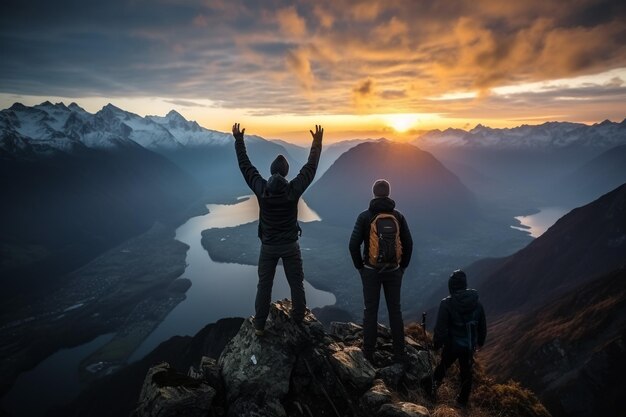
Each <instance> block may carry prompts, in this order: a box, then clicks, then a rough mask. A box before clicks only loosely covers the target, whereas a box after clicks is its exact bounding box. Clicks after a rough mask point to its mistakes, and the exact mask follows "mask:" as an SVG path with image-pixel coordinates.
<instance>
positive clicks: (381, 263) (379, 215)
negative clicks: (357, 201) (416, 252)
mask: <svg viewBox="0 0 626 417" xmlns="http://www.w3.org/2000/svg"><path fill="white" fill-rule="evenodd" d="M389 191H390V186H389V182H387V181H386V180H383V179H381V180H377V181H376V182H374V185H373V187H372V192H373V194H374V198H373V199H372V200H371V201H370V205H369V208H368V209H367V210H365V211H364V212H362V213H361V214H359V216H358V217H357V219H356V224H355V225H354V230H353V231H352V236H351V237H350V245H349V247H350V255H351V256H352V261H353V262H354V267H355V268H356V269H357V270H358V271H359V274H360V275H361V281H362V283H363V301H364V305H365V308H364V310H363V354H364V355H365V357H366V358H367V359H368V360H369V361H370V362H372V361H373V357H374V350H375V348H376V337H377V334H378V330H377V327H378V326H377V325H378V304H379V302H380V288H381V287H382V288H383V290H384V292H385V301H386V302H387V311H388V312H389V325H390V327H391V335H392V339H393V351H394V360H395V361H397V362H403V361H404V360H405V348H404V322H403V321H402V308H401V305H400V287H401V285H402V275H403V274H404V270H405V269H406V267H407V266H409V262H410V261H411V253H412V252H413V239H412V238H411V232H410V231H409V227H408V225H407V223H406V219H405V218H404V216H403V215H402V213H400V212H399V211H398V210H395V207H396V203H395V201H393V200H392V199H391V198H389ZM361 244H363V254H361Z"/></svg>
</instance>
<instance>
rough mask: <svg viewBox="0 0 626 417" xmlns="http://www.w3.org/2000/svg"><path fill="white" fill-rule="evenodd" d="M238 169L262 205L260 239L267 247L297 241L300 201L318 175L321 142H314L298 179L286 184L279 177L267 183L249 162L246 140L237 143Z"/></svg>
mask: <svg viewBox="0 0 626 417" xmlns="http://www.w3.org/2000/svg"><path fill="white" fill-rule="evenodd" d="M235 151H236V152H237V161H238V162H239V169H240V170H241V173H242V174H243V178H244V179H245V180H246V183H247V184H248V187H250V189H251V190H252V192H253V193H254V194H255V195H256V197H257V199H258V201H259V233H258V234H259V239H261V242H262V243H263V244H266V245H284V244H287V243H293V242H296V241H297V240H298V235H299V232H300V226H298V200H299V199H300V196H302V193H304V191H305V190H306V189H307V187H308V186H309V185H311V182H313V179H314V178H315V172H316V171H317V165H318V163H319V160H320V155H321V153H322V141H321V140H315V139H314V140H313V144H312V145H311V151H310V152H309V158H308V161H307V163H306V164H305V165H304V166H303V167H302V169H300V172H299V173H298V175H297V176H296V177H295V178H294V179H293V180H291V181H287V179H285V177H283V176H282V175H280V174H274V175H272V176H271V177H270V178H269V179H267V180H266V179H264V178H263V177H262V176H261V174H259V171H258V170H257V169H256V168H255V166H254V165H252V163H251V162H250V159H249V158H248V154H247V152H246V145H245V143H244V141H243V139H235Z"/></svg>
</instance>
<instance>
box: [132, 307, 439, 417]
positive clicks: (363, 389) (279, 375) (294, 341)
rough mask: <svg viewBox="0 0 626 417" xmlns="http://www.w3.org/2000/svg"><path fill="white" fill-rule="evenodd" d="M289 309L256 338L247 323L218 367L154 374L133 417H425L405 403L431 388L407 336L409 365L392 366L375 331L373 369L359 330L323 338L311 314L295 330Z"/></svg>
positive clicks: (335, 326)
mask: <svg viewBox="0 0 626 417" xmlns="http://www.w3.org/2000/svg"><path fill="white" fill-rule="evenodd" d="M290 309H291V303H290V302H289V301H288V300H283V301H278V302H275V303H273V304H272V306H271V309H270V316H269V318H268V321H267V324H266V328H265V334H264V335H263V336H261V337H259V336H256V335H255V331H254V326H253V324H252V320H251V319H248V320H245V321H244V322H243V324H242V326H241V328H240V329H239V332H238V333H237V334H236V335H235V337H234V338H233V339H231V341H230V342H229V343H228V344H227V345H226V348H225V349H224V350H223V352H222V354H221V356H220V357H219V359H218V360H217V361H216V360H214V359H210V358H207V357H203V358H202V359H201V360H200V361H199V363H200V365H199V366H198V367H191V368H190V369H189V371H188V372H187V374H184V373H181V372H178V371H176V370H174V369H173V368H171V367H170V366H169V365H168V364H166V363H162V364H159V365H156V366H154V367H152V368H151V369H150V371H149V372H148V374H147V376H146V379H145V381H144V385H143V388H142V391H141V395H140V398H139V402H138V406H137V408H136V410H135V412H134V416H135V417H152V416H159V417H167V416H179V415H185V416H237V417H246V416H249V417H253V416H254V417H260V416H268V417H269V416H277V417H278V416H294V417H299V416H303V417H313V416H336V417H340V416H398V417H403V416H406V417H409V416H428V415H430V414H429V411H428V410H427V409H426V408H425V407H424V406H423V405H422V404H416V403H412V402H407V401H406V399H407V398H409V397H410V396H407V393H409V392H416V391H419V390H420V389H421V388H422V387H430V384H431V382H430V381H431V375H432V363H433V362H434V361H433V357H432V355H431V353H430V352H429V351H428V350H426V348H425V347H424V346H422V345H421V344H420V343H418V342H417V341H415V340H414V339H412V338H411V337H407V357H406V360H405V361H403V363H394V362H393V355H392V345H391V333H390V331H389V329H388V328H386V327H384V326H379V329H378V344H377V352H376V354H375V357H374V360H373V364H372V363H370V362H369V361H367V360H366V359H365V358H364V356H363V353H362V352H361V350H360V348H359V346H360V344H361V340H362V328H361V326H359V325H357V324H354V323H339V322H333V323H331V325H330V329H329V330H328V331H326V330H325V328H324V326H323V325H322V324H321V323H320V322H319V321H318V320H317V319H316V317H315V316H314V315H313V314H311V313H310V312H307V315H306V317H305V319H304V322H303V323H301V324H297V323H295V322H294V321H293V319H292V318H291V315H290ZM414 397H415V396H414Z"/></svg>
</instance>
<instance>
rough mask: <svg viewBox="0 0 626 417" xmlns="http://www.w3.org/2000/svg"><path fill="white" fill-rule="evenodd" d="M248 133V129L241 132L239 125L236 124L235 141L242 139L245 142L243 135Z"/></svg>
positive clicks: (234, 127) (234, 126) (234, 128)
mask: <svg viewBox="0 0 626 417" xmlns="http://www.w3.org/2000/svg"><path fill="white" fill-rule="evenodd" d="M244 133H246V128H245V127H244V128H243V130H241V131H240V130H239V123H235V124H234V125H233V136H234V137H235V139H241V140H243V134H244Z"/></svg>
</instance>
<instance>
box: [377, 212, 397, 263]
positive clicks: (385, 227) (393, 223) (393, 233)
mask: <svg viewBox="0 0 626 417" xmlns="http://www.w3.org/2000/svg"><path fill="white" fill-rule="evenodd" d="M401 259H402V243H401V242H400V223H399V222H398V219H397V218H396V216H394V215H393V214H391V213H380V214H378V215H376V216H375V217H374V219H372V221H371V223H370V239H369V264H370V265H371V266H373V267H375V268H381V269H393V268H396V267H397V266H398V265H399V264H400V260H401Z"/></svg>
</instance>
